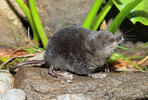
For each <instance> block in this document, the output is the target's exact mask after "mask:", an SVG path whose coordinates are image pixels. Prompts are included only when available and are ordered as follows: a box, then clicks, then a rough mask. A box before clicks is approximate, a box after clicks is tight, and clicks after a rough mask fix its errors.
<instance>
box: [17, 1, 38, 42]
mask: <svg viewBox="0 0 148 100" xmlns="http://www.w3.org/2000/svg"><path fill="white" fill-rule="evenodd" d="M16 2H17V3H18V5H19V6H20V7H21V8H22V10H23V11H24V13H25V15H26V17H27V19H28V21H29V23H30V26H31V28H32V31H33V40H34V41H35V42H39V36H38V33H37V30H36V27H35V24H34V22H33V19H32V16H31V12H30V10H29V8H28V7H27V6H26V4H25V3H24V1H23V0H16Z"/></svg>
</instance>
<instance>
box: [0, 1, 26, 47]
mask: <svg viewBox="0 0 148 100" xmlns="http://www.w3.org/2000/svg"><path fill="white" fill-rule="evenodd" d="M14 9H15V10H14ZM16 9H17V10H18V11H19V13H21V14H22V16H23V15H24V14H23V11H22V10H21V8H20V7H19V6H18V5H17V4H16V1H15V0H0V36H1V39H0V47H2V48H4V47H9V48H10V47H18V46H24V45H26V42H27V35H26V33H27V31H26V29H25V28H24V26H23V24H22V22H21V20H20V19H19V18H18V16H17V15H16ZM22 37H23V38H22Z"/></svg>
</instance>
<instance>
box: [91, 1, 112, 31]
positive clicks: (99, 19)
mask: <svg viewBox="0 0 148 100" xmlns="http://www.w3.org/2000/svg"><path fill="white" fill-rule="evenodd" d="M112 6H113V2H112V0H109V1H108V2H107V4H106V5H105V7H104V8H103V9H102V10H101V12H100V13H99V15H98V17H97V19H96V21H95V23H94V25H93V27H92V29H93V30H97V29H98V27H99V26H100V24H101V22H102V21H103V19H104V17H105V16H106V15H107V13H108V12H109V10H110V9H111V7H112Z"/></svg>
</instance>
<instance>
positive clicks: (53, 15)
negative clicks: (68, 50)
mask: <svg viewBox="0 0 148 100" xmlns="http://www.w3.org/2000/svg"><path fill="white" fill-rule="evenodd" d="M93 2H94V0H44V2H43V0H36V4H37V8H38V12H39V16H40V18H41V21H42V23H43V26H44V29H45V31H46V33H47V35H48V37H50V36H51V35H52V34H53V33H54V32H55V31H56V30H58V29H60V28H61V27H64V26H68V25H72V24H77V25H82V23H83V22H84V20H85V18H86V16H87V14H88V12H89V10H90V8H91V6H92V4H93Z"/></svg>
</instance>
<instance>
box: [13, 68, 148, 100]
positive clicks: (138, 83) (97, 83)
mask: <svg viewBox="0 0 148 100" xmlns="http://www.w3.org/2000/svg"><path fill="white" fill-rule="evenodd" d="M105 74H107V76H106V77H104V78H91V77H87V76H77V75H74V79H73V82H72V83H68V82H65V83H62V82H61V81H60V80H59V79H57V78H55V77H52V76H50V75H49V74H48V69H47V68H37V67H22V68H20V69H19V70H18V72H17V74H16V75H15V87H16V88H21V89H23V90H24V91H25V93H26V95H27V98H28V100H49V99H51V100H58V99H57V98H60V97H61V98H62V97H63V98H64V97H65V95H66V94H67V95H66V97H69V96H72V97H73V96H74V97H73V98H75V96H76V95H80V98H82V99H79V100H83V99H84V98H87V99H88V100H120V99H122V100H123V99H126V100H128V99H129V100H132V99H136V98H148V78H147V77H148V73H132V72H121V73H111V72H110V73H105ZM69 94H70V95H69ZM90 98H91V99H90ZM87 99H86V100H87ZM61 100H66V99H61ZM69 100H71V99H69ZM72 100H73V99H72ZM74 100H75V99H74Z"/></svg>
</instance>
